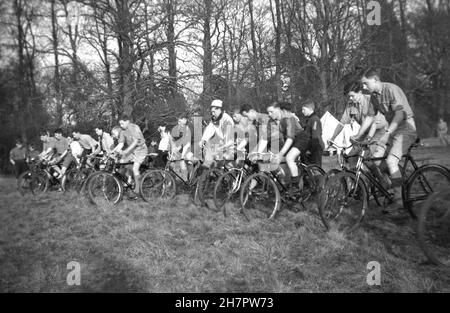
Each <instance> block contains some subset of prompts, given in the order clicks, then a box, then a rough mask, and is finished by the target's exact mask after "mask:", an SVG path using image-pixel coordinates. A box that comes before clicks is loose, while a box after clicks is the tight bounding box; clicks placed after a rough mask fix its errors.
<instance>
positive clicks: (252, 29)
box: [248, 0, 262, 98]
mask: <svg viewBox="0 0 450 313" xmlns="http://www.w3.org/2000/svg"><path fill="white" fill-rule="evenodd" d="M248 9H249V13H250V36H251V39H252V47H253V56H252V59H253V71H254V77H255V89H256V97H257V98H260V97H261V86H260V78H259V74H260V71H259V64H258V46H257V43H256V35H255V21H254V17H253V0H248ZM259 57H262V56H259Z"/></svg>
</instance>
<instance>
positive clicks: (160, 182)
mask: <svg viewBox="0 0 450 313" xmlns="http://www.w3.org/2000/svg"><path fill="white" fill-rule="evenodd" d="M139 191H140V194H141V197H142V198H143V199H144V201H146V202H152V201H155V199H172V198H173V197H175V195H176V193H177V186H176V183H175V179H174V178H173V176H172V175H171V174H170V173H169V172H167V171H165V170H158V169H155V170H150V171H147V172H145V173H144V175H142V179H141V184H140V186H139Z"/></svg>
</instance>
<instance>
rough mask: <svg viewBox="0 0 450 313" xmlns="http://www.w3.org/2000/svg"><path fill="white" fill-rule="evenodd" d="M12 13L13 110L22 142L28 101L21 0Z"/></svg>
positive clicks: (25, 140)
mask: <svg viewBox="0 0 450 313" xmlns="http://www.w3.org/2000/svg"><path fill="white" fill-rule="evenodd" d="M14 13H15V17H16V22H17V42H18V48H17V55H18V58H19V69H18V74H19V77H18V84H19V89H18V90H19V92H20V96H19V99H18V100H16V99H15V101H14V112H15V114H14V115H15V116H16V117H17V122H18V124H19V129H20V136H21V137H22V140H23V142H24V143H25V144H26V143H27V132H26V127H25V118H24V108H26V107H27V102H28V90H27V88H26V83H25V80H26V78H25V62H24V53H23V49H24V45H25V34H24V31H23V27H22V13H23V7H22V1H20V0H14Z"/></svg>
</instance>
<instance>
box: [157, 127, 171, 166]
mask: <svg viewBox="0 0 450 313" xmlns="http://www.w3.org/2000/svg"><path fill="white" fill-rule="evenodd" d="M158 131H159V133H160V135H161V140H160V141H159V145H158V156H157V158H156V160H155V166H156V167H165V166H166V163H167V160H168V158H169V152H170V144H171V141H172V138H171V136H170V131H169V129H167V127H166V126H159V127H158Z"/></svg>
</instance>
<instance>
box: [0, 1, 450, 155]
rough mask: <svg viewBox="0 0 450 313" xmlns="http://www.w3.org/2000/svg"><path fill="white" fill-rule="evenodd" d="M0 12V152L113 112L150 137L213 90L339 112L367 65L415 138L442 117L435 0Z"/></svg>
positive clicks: (444, 37) (111, 4)
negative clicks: (408, 110)
mask: <svg viewBox="0 0 450 313" xmlns="http://www.w3.org/2000/svg"><path fill="white" fill-rule="evenodd" d="M378 6H380V8H381V14H380V15H379V17H380V18H381V25H373V24H374V21H375V22H376V18H377V16H376V15H374V12H376V9H377V7H378ZM0 17H1V20H0V23H1V26H0V38H1V39H0V40H1V44H0V120H1V121H0V123H1V125H2V132H1V133H0V153H1V155H2V159H5V155H6V154H7V152H8V151H9V149H10V148H11V147H12V146H13V144H14V140H15V139H16V138H22V139H23V140H25V141H27V142H33V141H36V140H37V133H38V131H39V130H41V129H44V128H53V129H54V128H56V127H62V128H63V129H69V128H70V127H74V126H76V127H78V128H79V129H80V130H82V131H87V132H90V131H92V129H93V128H94V127H95V126H96V125H99V124H101V125H104V126H106V127H111V126H112V125H114V124H116V120H117V117H118V115H119V114H121V113H127V114H130V115H131V116H132V117H133V118H134V120H135V121H136V122H137V123H138V124H139V125H140V126H141V127H142V129H143V130H144V134H145V135H146V136H151V135H152V134H153V133H154V131H155V129H156V128H157V127H158V125H159V124H161V123H163V122H165V123H168V124H169V125H170V124H174V123H175V121H176V117H177V116H179V115H180V114H182V113H185V112H189V113H193V112H198V113H200V114H203V115H204V116H205V117H206V116H208V110H207V108H208V105H209V103H210V101H211V99H214V98H220V99H223V100H224V102H225V104H226V107H227V109H231V108H233V107H235V106H239V105H240V104H242V103H249V104H252V105H254V106H256V107H258V108H261V109H262V108H264V106H265V105H266V104H267V103H268V102H270V101H274V100H277V99H278V100H281V99H283V100H288V101H291V102H292V103H293V104H294V105H295V108H296V110H297V111H298V113H300V104H301V102H302V101H303V100H305V99H307V98H310V99H313V100H315V101H316V103H317V104H318V106H319V111H320V112H321V113H323V112H325V111H330V112H332V113H333V114H335V115H336V116H338V117H339V116H340V113H341V112H342V110H343V107H344V105H345V104H346V101H347V100H346V99H345V98H344V96H343V92H342V91H343V86H344V84H345V83H346V82H348V81H349V80H351V79H354V78H355V77H356V76H357V75H358V74H357V73H358V72H359V71H360V70H361V69H362V68H365V67H367V66H377V67H378V68H380V70H381V73H382V78H383V80H385V81H390V82H394V83H396V84H398V85H400V86H401V87H402V88H403V89H404V90H405V92H406V93H407V96H408V97H409V100H410V104H411V106H412V107H413V110H414V111H415V113H416V120H417V124H418V128H419V133H420V135H421V136H423V137H427V136H432V135H434V128H435V124H436V122H437V120H438V118H439V116H443V117H444V118H445V119H447V120H448V119H449V117H450V105H449V100H450V92H449V84H450V62H449V58H450V1H448V0H408V1H406V0H390V1H389V0H379V1H364V0H348V1H332V0H283V1H282V0H239V1H238V0H189V1H188V0H95V1H94V0H79V1H68V0H6V1H1V2H0ZM299 115H300V114H299ZM3 164H5V163H3Z"/></svg>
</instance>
